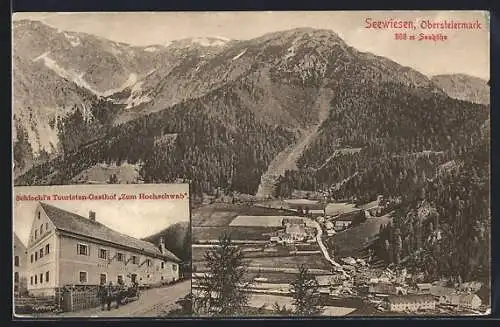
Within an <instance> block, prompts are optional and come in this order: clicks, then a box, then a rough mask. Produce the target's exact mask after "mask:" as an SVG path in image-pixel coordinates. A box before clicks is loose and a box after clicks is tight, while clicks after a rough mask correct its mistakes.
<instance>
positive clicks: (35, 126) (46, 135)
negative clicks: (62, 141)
mask: <svg viewBox="0 0 500 327" xmlns="http://www.w3.org/2000/svg"><path fill="white" fill-rule="evenodd" d="M43 110H46V112H51V111H53V109H52V108H44V109H42V111H43ZM36 120H37V121H36V123H34V122H31V124H29V125H28V128H27V130H26V134H27V136H28V142H29V143H30V145H31V148H32V151H33V155H34V156H35V157H37V156H39V155H40V154H41V152H42V151H45V152H47V153H53V152H54V151H55V150H56V149H57V147H58V146H59V136H58V133H59V131H58V129H57V126H54V128H52V127H51V126H50V124H49V123H48V120H46V119H36Z"/></svg>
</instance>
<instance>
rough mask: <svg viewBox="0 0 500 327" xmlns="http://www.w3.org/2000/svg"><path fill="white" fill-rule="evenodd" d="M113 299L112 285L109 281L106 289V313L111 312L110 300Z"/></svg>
mask: <svg viewBox="0 0 500 327" xmlns="http://www.w3.org/2000/svg"><path fill="white" fill-rule="evenodd" d="M112 299H113V283H112V282H111V281H110V282H109V284H108V286H107V287H106V304H107V306H108V311H109V310H111V300H112Z"/></svg>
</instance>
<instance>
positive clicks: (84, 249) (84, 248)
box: [77, 244, 89, 255]
mask: <svg viewBox="0 0 500 327" xmlns="http://www.w3.org/2000/svg"><path fill="white" fill-rule="evenodd" d="M77 249H78V252H77V253H78V254H79V255H89V246H88V245H86V244H78V247H77Z"/></svg>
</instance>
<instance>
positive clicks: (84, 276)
mask: <svg viewBox="0 0 500 327" xmlns="http://www.w3.org/2000/svg"><path fill="white" fill-rule="evenodd" d="M86 282H87V272H86V271H80V283H86Z"/></svg>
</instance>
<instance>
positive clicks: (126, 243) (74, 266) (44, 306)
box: [13, 184, 191, 318]
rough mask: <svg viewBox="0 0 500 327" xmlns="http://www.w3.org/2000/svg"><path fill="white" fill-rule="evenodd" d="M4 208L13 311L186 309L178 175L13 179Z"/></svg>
mask: <svg viewBox="0 0 500 327" xmlns="http://www.w3.org/2000/svg"><path fill="white" fill-rule="evenodd" d="M13 211H14V217H13V238H14V242H13V245H14V253H13V255H14V260H13V262H14V297H13V298H14V315H15V316H16V317H61V318H62V317H170V316H183V315H189V314H190V307H188V308H186V304H185V303H186V299H187V298H186V297H187V296H188V295H190V293H191V281H190V271H189V270H190V266H191V265H190V258H191V248H190V226H189V225H190V221H189V218H190V216H189V215H190V214H189V185H188V184H155V185H152V184H141V185H131V184H129V185H78V186H46V187H45V186H41V187H15V188H14V210H13ZM185 298H186V299H185Z"/></svg>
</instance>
